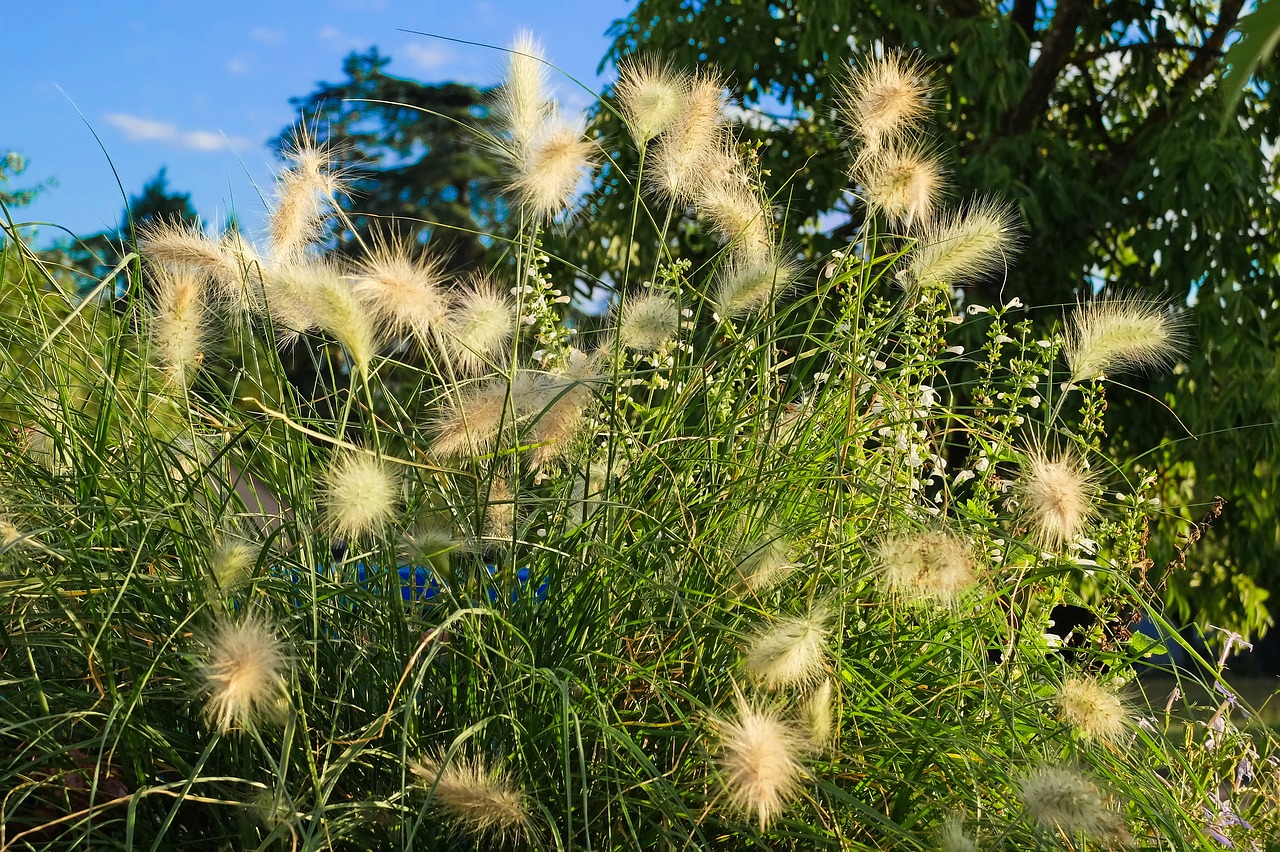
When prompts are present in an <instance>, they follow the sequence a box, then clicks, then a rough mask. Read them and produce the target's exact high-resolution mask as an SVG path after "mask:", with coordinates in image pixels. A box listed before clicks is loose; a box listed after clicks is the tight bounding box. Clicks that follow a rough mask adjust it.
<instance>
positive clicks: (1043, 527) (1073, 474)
mask: <svg viewBox="0 0 1280 852" xmlns="http://www.w3.org/2000/svg"><path fill="white" fill-rule="evenodd" d="M1014 493H1015V494H1016V495H1017V499H1018V507H1019V512H1020V518H1021V520H1022V522H1023V523H1025V524H1027V525H1028V526H1029V527H1030V530H1031V535H1032V538H1033V540H1034V541H1035V542H1036V543H1037V544H1039V545H1040V546H1041V547H1059V546H1061V545H1063V544H1066V543H1067V542H1069V541H1071V540H1072V539H1073V538H1075V537H1076V535H1077V534H1078V533H1080V532H1082V531H1083V530H1084V528H1085V525H1086V524H1087V523H1088V522H1089V521H1090V519H1092V518H1093V516H1094V515H1095V514H1096V513H1097V507H1096V499H1097V481H1096V479H1095V478H1094V477H1093V476H1092V475H1091V474H1090V473H1089V472H1088V471H1087V470H1085V468H1084V464H1083V462H1081V461H1080V459H1079V458H1078V457H1077V456H1076V455H1075V454H1074V453H1073V452H1071V451H1070V450H1063V451H1061V452H1059V453H1056V454H1054V455H1050V454H1049V453H1048V452H1047V451H1046V450H1044V449H1042V448H1035V449H1033V450H1031V451H1030V452H1029V453H1028V454H1027V457H1026V460H1025V461H1024V462H1023V465H1022V473H1021V476H1020V477H1019V478H1018V481H1017V482H1016V483H1015V484H1014Z"/></svg>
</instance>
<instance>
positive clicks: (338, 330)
mask: <svg viewBox="0 0 1280 852" xmlns="http://www.w3.org/2000/svg"><path fill="white" fill-rule="evenodd" d="M316 285H317V286H316V287H315V289H314V290H312V291H311V292H309V293H308V294H307V296H308V298H309V300H310V302H311V311H312V315H313V316H314V317H315V319H316V324H317V325H319V326H320V328H321V329H322V330H324V331H325V332H326V333H328V334H330V335H332V336H333V337H334V339H336V340H337V341H338V342H339V343H340V344H342V348H343V350H344V351H345V352H346V353H347V357H349V358H350V359H351V364H352V366H353V367H354V368H355V371H356V372H357V373H359V374H360V375H361V376H365V375H368V373H369V365H370V364H372V363H373V359H374V358H375V357H377V355H378V349H379V348H380V347H381V340H380V339H379V336H378V328H377V325H376V324H375V322H374V317H373V316H371V315H370V312H369V311H368V310H366V309H365V306H364V305H362V304H361V302H360V299H359V298H358V297H357V296H356V293H355V291H354V290H353V289H352V288H351V283H350V282H349V281H346V280H344V279H342V278H340V277H338V276H336V275H335V276H324V277H322V278H321V279H320V280H319V281H317V282H316Z"/></svg>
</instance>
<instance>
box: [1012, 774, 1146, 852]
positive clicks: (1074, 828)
mask: <svg viewBox="0 0 1280 852" xmlns="http://www.w3.org/2000/svg"><path fill="white" fill-rule="evenodd" d="M1018 797H1019V798H1021V799H1022V803H1023V804H1024V805H1026V806H1027V812H1028V813H1030V814H1031V816H1032V817H1033V818H1034V819H1035V820H1036V822H1038V823H1039V824H1040V825H1041V826H1043V827H1044V828H1047V829H1049V830H1050V831H1062V832H1064V833H1066V834H1067V835H1072V834H1076V833H1077V832H1078V833H1080V834H1083V835H1085V836H1086V837H1090V838H1092V839H1094V840H1099V841H1102V842H1103V843H1106V844H1110V845H1114V846H1122V845H1126V844H1127V843H1128V842H1129V832H1128V828H1127V827H1126V826H1125V824H1124V817H1123V816H1121V815H1120V814H1119V813H1118V812H1116V811H1113V810H1111V809H1110V808H1108V807H1107V804H1106V801H1105V800H1104V798H1103V795H1102V792H1101V791H1100V790H1099V789H1098V788H1097V786H1096V785H1095V784H1094V783H1093V782H1092V781H1090V780H1089V779H1087V778H1085V777H1084V776H1083V775H1081V774H1080V773H1078V772H1075V771H1073V770H1070V769H1065V768H1063V767H1060V766H1041V767H1039V768H1038V769H1036V770H1034V771H1032V772H1031V773H1030V774H1028V775H1026V776H1025V777H1023V778H1022V780H1021V781H1020V783H1019V785H1018Z"/></svg>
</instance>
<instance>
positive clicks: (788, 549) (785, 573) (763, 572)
mask: <svg viewBox="0 0 1280 852" xmlns="http://www.w3.org/2000/svg"><path fill="white" fill-rule="evenodd" d="M737 550H738V564H737V566H736V567H737V573H738V577H739V578H740V581H741V584H742V587H743V588H744V589H745V590H746V591H748V592H763V591H767V590H769V589H771V588H773V587H774V586H776V585H777V584H778V583H781V582H782V581H783V580H785V579H786V578H787V577H789V576H791V574H792V573H793V572H794V571H795V570H796V569H797V568H798V567H800V566H799V565H798V564H797V563H796V561H795V553H794V552H793V547H792V544H791V542H790V541H788V540H787V539H786V537H785V536H784V535H783V534H782V531H781V530H779V529H777V528H775V527H770V528H768V529H766V530H765V531H764V532H763V533H762V534H761V535H759V536H758V537H756V538H753V539H751V540H749V541H745V542H742V543H740V544H739V546H738V548H737Z"/></svg>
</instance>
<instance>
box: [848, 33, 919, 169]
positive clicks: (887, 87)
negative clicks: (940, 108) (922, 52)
mask: <svg viewBox="0 0 1280 852" xmlns="http://www.w3.org/2000/svg"><path fill="white" fill-rule="evenodd" d="M932 89H933V86H932V84H931V83H930V81H929V78H928V76H927V75H926V74H925V73H924V68H923V65H922V64H921V62H920V61H919V60H918V59H917V58H915V57H908V56H905V55H903V54H902V53H901V52H897V51H895V52H891V53H888V54H886V55H885V56H884V57H881V58H874V59H870V60H868V61H867V62H865V63H864V64H862V65H860V66H858V67H856V68H854V69H853V73H852V75H851V76H850V78H849V81H848V82H847V83H845V84H844V86H842V92H841V100H842V102H843V113H844V117H845V120H846V121H847V122H848V124H849V127H850V128H851V129H852V130H853V132H854V133H855V134H857V136H858V137H859V138H860V139H861V140H862V142H863V144H864V145H866V146H867V147H868V148H873V149H875V148H880V147H882V146H883V145H885V144H886V143H889V142H892V141H896V140H899V139H901V138H903V137H904V136H909V135H911V134H912V133H914V132H915V131H916V130H917V129H918V128H919V127H920V124H921V122H922V121H923V120H924V119H925V118H926V117H927V116H928V115H929V108H930V106H929V102H930V94H931V93H932Z"/></svg>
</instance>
